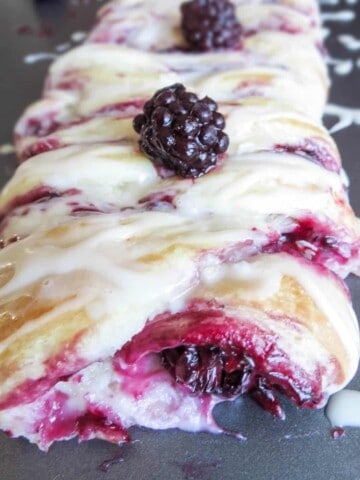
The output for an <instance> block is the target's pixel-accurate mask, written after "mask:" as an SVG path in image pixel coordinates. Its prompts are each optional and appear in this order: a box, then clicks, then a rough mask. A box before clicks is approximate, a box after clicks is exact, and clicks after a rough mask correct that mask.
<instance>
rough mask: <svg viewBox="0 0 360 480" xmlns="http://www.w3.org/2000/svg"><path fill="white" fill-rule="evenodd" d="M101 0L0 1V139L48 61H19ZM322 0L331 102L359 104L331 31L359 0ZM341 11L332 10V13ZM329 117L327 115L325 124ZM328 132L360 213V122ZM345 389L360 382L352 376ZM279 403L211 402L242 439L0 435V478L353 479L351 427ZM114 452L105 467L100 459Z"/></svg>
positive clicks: (359, 22) (356, 432)
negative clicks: (279, 413)
mask: <svg viewBox="0 0 360 480" xmlns="http://www.w3.org/2000/svg"><path fill="white" fill-rule="evenodd" d="M167 1H170V0H167ZM101 3H102V2H99V1H94V0H93V1H91V0H88V1H86V0H67V1H65V0H64V1H61V0H53V1H50V0H42V1H40V0H39V1H31V0H0V14H1V17H0V18H1V28H0V60H1V67H0V112H1V122H0V145H4V144H8V143H10V142H11V140H12V129H13V125H14V123H15V121H16V119H17V118H18V116H19V115H20V114H21V112H22V110H23V109H24V108H25V106H27V105H28V104H29V103H30V102H31V101H33V100H35V99H36V98H38V97H39V95H40V92H41V88H42V84H43V81H44V76H45V73H46V70H47V68H48V65H49V61H47V60H43V61H35V63H26V62H25V59H27V60H28V61H34V60H39V58H40V57H39V56H37V57H29V56H28V55H32V54H34V53H39V52H40V53H44V54H45V55H44V56H43V57H44V58H47V57H49V58H50V57H51V55H52V54H54V53H56V49H61V48H63V49H65V48H67V47H69V44H71V45H73V46H75V45H76V44H77V42H79V40H80V39H81V37H82V35H81V34H77V35H73V34H74V32H83V31H86V30H88V29H89V28H90V26H91V25H92V23H93V21H94V12H95V11H96V9H97V8H98V7H99V6H100V5H101ZM323 3H324V6H323V9H324V11H325V12H327V14H330V15H327V19H328V20H327V21H326V24H325V27H326V28H330V31H331V33H330V36H329V37H328V39H327V42H326V45H327V47H328V49H329V51H330V52H331V56H332V57H333V58H334V59H335V60H333V64H334V65H333V66H332V67H331V72H332V77H333V87H332V91H331V98H330V102H331V103H335V104H339V105H342V106H345V107H350V108H356V107H357V108H359V109H360V94H359V87H360V62H359V60H358V57H360V48H359V49H356V48H355V49H353V50H349V49H346V48H345V47H344V44H343V43H342V41H344V37H340V36H339V35H353V36H355V37H356V38H358V39H359V37H360V4H359V3H356V2H355V3H354V2H352V1H349V0H347V1H345V0H344V1H342V2H341V1H338V2H336V1H331V0H327V1H324V2H323ZM334 4H335V5H334ZM344 11H345V12H347V13H345V14H344V13H343V14H341V15H340V17H339V16H335V17H334V16H333V15H332V13H337V14H338V13H339V12H344ZM351 12H353V13H351ZM339 18H340V20H339ZM332 19H333V20H332ZM334 19H335V20H334ZM336 19H337V20H336ZM341 39H342V40H341ZM59 46H60V47H59ZM354 46H356V45H355V44H354ZM359 47H360V45H359ZM49 54H50V55H49ZM344 61H345V62H347V63H344ZM357 62H358V63H357ZM334 69H336V70H337V73H336V72H335V71H334ZM350 116H351V111H350ZM359 120H360V115H359ZM337 121H338V118H335V117H328V118H327V119H326V123H327V124H328V125H329V126H331V125H333V124H334V123H336V122H337ZM335 139H336V141H337V143H338V145H339V147H340V150H341V152H342V156H343V162H344V166H345V168H346V170H347V172H348V174H349V176H350V179H351V189H350V198H351V201H352V205H353V206H354V208H355V210H356V211H357V213H358V214H360V158H359V150H360V126H356V125H351V126H349V127H348V128H346V129H343V130H341V131H339V132H338V133H336V135H335ZM0 148H1V147H0ZM14 167H15V159H14V157H13V156H12V155H11V154H10V155H1V156H0V178H1V184H3V183H5V181H6V180H7V179H8V178H9V177H10V175H11V173H12V172H13V170H14ZM348 283H349V285H350V288H351V291H352V294H353V300H354V304H355V309H356V311H357V313H358V314H359V315H360V280H357V279H355V278H350V279H349V281H348ZM351 387H352V388H358V389H359V388H360V375H359V374H358V375H357V376H356V377H355V379H354V380H353V382H352V383H351ZM285 410H286V414H287V419H286V421H281V420H278V419H273V418H272V417H271V416H269V415H268V414H266V413H265V412H263V411H262V410H261V409H260V408H259V407H258V406H257V405H255V404H254V403H253V402H252V401H250V400H249V399H246V398H244V399H239V400H237V401H235V402H232V403H226V404H222V405H220V406H218V407H217V408H216V416H217V419H218V421H219V422H220V423H221V424H222V425H224V426H225V427H227V428H228V429H230V430H233V431H238V432H241V433H242V434H243V435H245V436H246V437H247V440H246V441H239V440H236V439H235V438H233V437H231V436H226V435H209V434H196V435H194V434H190V433H184V432H179V431H175V430H172V431H163V432H159V431H151V430H145V429H138V428H134V429H131V434H132V438H133V440H134V441H133V442H132V443H130V444H128V445H125V446H123V447H118V446H115V445H111V444H107V443H105V442H101V441H91V442H86V443H83V444H81V445H78V444H77V442H76V441H75V440H74V441H71V442H62V443H58V444H56V445H54V446H53V447H51V449H50V451H49V453H48V454H44V453H42V452H40V451H39V450H38V449H37V448H36V447H35V446H33V445H30V444H29V443H28V442H27V441H26V440H23V439H8V438H7V437H6V436H5V435H4V434H0V452H1V454H0V480H29V479H30V480H31V479H34V480H98V479H105V480H115V479H116V480H123V479H127V480H132V479H134V480H135V479H136V480H160V479H166V480H167V479H169V480H170V479H171V480H181V479H185V480H215V479H216V480H219V479H221V480H233V479H234V480H235V479H236V480H238V479H243V480H246V479H256V480H262V479H264V480H290V479H291V480H314V479H317V480H332V479H337V480H359V479H360V429H350V428H349V429H346V435H345V437H344V438H341V439H338V440H333V439H332V438H331V436H330V426H329V424H328V421H327V420H326V418H325V416H324V413H323V411H300V410H298V409H297V408H295V407H294V406H292V405H290V404H288V403H287V402H286V401H285ZM114 457H117V460H114V464H113V465H112V466H110V465H106V464H103V462H104V461H105V460H108V459H111V458H114ZM101 464H103V465H102V467H103V469H106V468H105V467H106V466H109V470H108V472H107V473H105V472H103V471H102V470H101V469H100V468H99V466H100V465H101Z"/></svg>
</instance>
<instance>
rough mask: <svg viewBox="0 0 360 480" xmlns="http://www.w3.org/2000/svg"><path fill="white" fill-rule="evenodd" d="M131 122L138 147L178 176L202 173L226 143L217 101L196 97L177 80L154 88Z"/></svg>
mask: <svg viewBox="0 0 360 480" xmlns="http://www.w3.org/2000/svg"><path fill="white" fill-rule="evenodd" d="M133 126H134V129H135V131H136V132H137V133H139V134H140V140H139V145H140V149H141V151H142V152H143V153H145V155H146V156H147V157H149V158H150V159H151V160H152V161H153V163H154V164H155V165H157V166H159V167H165V168H166V169H168V170H170V171H173V172H174V173H175V174H176V175H179V176H181V177H193V178H196V177H199V176H201V175H204V174H205V173H207V172H208V171H209V170H211V169H212V168H213V167H214V166H215V165H216V161H217V156H218V154H221V153H224V152H225V151H226V150H227V148H228V146H229V137H228V136H227V135H226V133H224V132H223V128H224V127H225V120H224V117H223V115H221V113H219V112H218V111H217V104H216V103H215V102H214V101H213V100H212V99H211V98H209V97H205V98H203V99H202V100H200V99H199V98H198V97H197V96H196V95H195V94H194V93H191V92H187V91H186V89H185V87H184V86H183V85H181V84H179V83H177V84H174V85H171V86H169V87H166V88H163V89H161V90H158V91H157V92H156V93H155V95H154V96H153V98H151V99H150V100H149V101H147V102H146V103H145V105H144V112H143V113H142V114H140V115H137V116H136V117H135V118H134V121H133Z"/></svg>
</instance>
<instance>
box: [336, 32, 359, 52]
mask: <svg viewBox="0 0 360 480" xmlns="http://www.w3.org/2000/svg"><path fill="white" fill-rule="evenodd" d="M338 39H339V42H340V43H341V44H342V45H344V47H346V48H347V49H348V50H354V51H355V50H360V38H356V37H354V35H348V34H343V35H339V36H338Z"/></svg>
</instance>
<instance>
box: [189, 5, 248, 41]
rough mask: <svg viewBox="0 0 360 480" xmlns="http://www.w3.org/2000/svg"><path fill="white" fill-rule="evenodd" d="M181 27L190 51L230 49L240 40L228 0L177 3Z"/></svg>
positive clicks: (233, 10)
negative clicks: (178, 4)
mask: <svg viewBox="0 0 360 480" xmlns="http://www.w3.org/2000/svg"><path fill="white" fill-rule="evenodd" d="M181 13H182V20H181V29H182V32H183V35H184V37H185V39H186V41H187V42H188V44H189V45H190V47H191V48H192V49H193V50H195V51H196V50H197V51H207V50H217V49H220V48H231V47H234V46H235V45H238V44H239V43H240V35H241V26H240V23H239V22H238V20H237V18H236V14H235V7H234V5H233V3H232V2H229V1H228V0H193V1H191V2H185V3H183V4H182V5H181Z"/></svg>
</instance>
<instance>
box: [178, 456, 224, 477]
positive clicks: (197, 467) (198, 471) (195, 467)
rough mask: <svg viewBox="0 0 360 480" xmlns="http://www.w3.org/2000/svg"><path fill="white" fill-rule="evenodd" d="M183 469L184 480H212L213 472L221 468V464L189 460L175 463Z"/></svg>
mask: <svg viewBox="0 0 360 480" xmlns="http://www.w3.org/2000/svg"><path fill="white" fill-rule="evenodd" d="M175 465H176V466H177V467H179V468H181V471H182V473H183V475H184V477H183V478H184V480H210V479H211V473H212V472H211V471H213V470H215V469H217V468H218V467H219V466H220V462H202V461H194V460H189V461H186V462H175Z"/></svg>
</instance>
